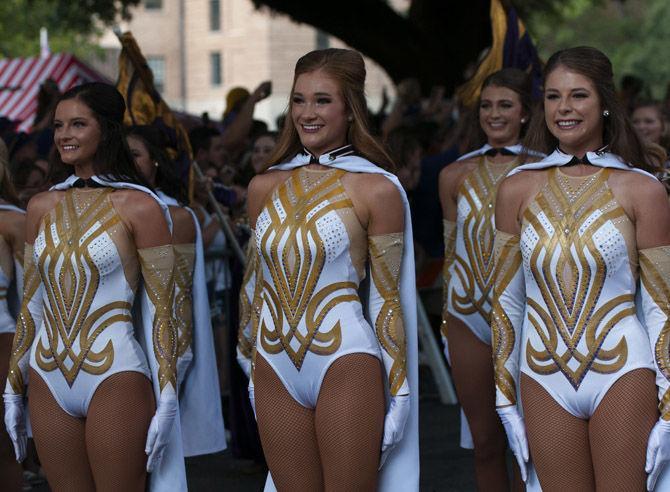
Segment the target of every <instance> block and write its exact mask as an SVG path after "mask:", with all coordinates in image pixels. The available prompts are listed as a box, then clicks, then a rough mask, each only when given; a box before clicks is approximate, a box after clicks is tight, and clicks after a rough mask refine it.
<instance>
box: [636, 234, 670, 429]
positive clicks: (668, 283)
mask: <svg viewBox="0 0 670 492" xmlns="http://www.w3.org/2000/svg"><path fill="white" fill-rule="evenodd" d="M639 260H640V280H641V281H642V285H643V286H644V288H645V289H646V290H647V292H648V293H649V296H650V297H651V299H652V300H653V302H654V304H656V306H657V308H658V309H660V310H661V312H662V313H663V315H664V316H665V321H664V322H663V326H662V327H661V330H660V332H659V334H658V338H657V339H656V343H655V344H654V356H655V358H656V364H657V365H658V368H659V370H660V372H661V374H663V376H664V377H665V379H666V380H668V381H670V246H661V247H658V248H649V249H643V250H640V252H639ZM658 407H659V410H660V412H661V417H662V418H663V419H664V420H670V389H668V390H666V391H665V393H664V394H663V396H662V397H661V401H660V402H659V405H658Z"/></svg>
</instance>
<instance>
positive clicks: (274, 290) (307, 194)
mask: <svg viewBox="0 0 670 492" xmlns="http://www.w3.org/2000/svg"><path fill="white" fill-rule="evenodd" d="M344 172H345V171H342V170H338V169H331V170H328V171H321V172H315V171H311V172H310V171H309V170H305V169H303V168H299V169H297V170H295V171H293V172H292V173H291V175H290V177H289V178H288V179H287V180H286V181H285V182H284V183H282V184H281V185H280V186H279V187H278V188H277V190H276V191H275V192H274V193H273V195H272V197H271V200H270V201H269V202H268V203H267V205H266V208H265V211H266V213H267V214H268V216H269V225H268V227H267V229H266V230H265V231H264V232H263V233H262V238H261V240H260V244H259V248H260V253H261V255H262V258H263V262H264V264H265V265H266V266H267V269H268V271H269V274H270V278H267V279H266V278H263V279H262V282H263V284H262V285H263V287H262V294H261V296H262V300H263V303H264V304H265V305H266V306H267V309H268V312H269V315H270V317H271V321H272V325H271V326H268V324H267V323H266V322H265V320H262V321H261V322H260V331H261V333H260V342H261V346H262V347H263V349H264V350H265V351H266V352H267V353H269V354H277V353H281V352H282V351H284V352H286V353H287V355H288V356H289V357H290V359H291V361H292V362H293V364H294V365H295V367H296V369H298V370H300V368H301V367H302V363H303V361H304V358H305V355H306V354H307V352H312V353H314V354H317V355H329V354H332V353H334V352H335V351H336V350H337V349H338V348H339V347H340V344H341V342H342V327H341V326H340V323H339V322H337V323H335V325H334V326H332V327H330V328H329V329H324V327H323V326H322V323H323V320H324V319H325V317H326V315H327V314H328V313H329V312H330V311H331V310H332V309H333V308H334V307H335V306H337V305H338V304H340V303H343V302H351V301H357V300H359V298H358V294H357V292H356V289H357V288H358V285H357V284H356V283H354V282H335V283H332V284H329V285H326V286H324V287H323V288H321V289H320V290H318V291H316V287H317V284H318V281H319V278H320V277H321V273H322V271H323V268H324V264H325V261H326V256H327V250H326V248H327V247H328V245H327V239H328V240H330V241H336V238H323V237H321V233H320V232H319V229H318V228H317V221H320V220H321V219H323V221H324V222H328V221H332V220H337V221H339V220H340V219H339V218H337V216H336V214H335V213H334V212H337V211H339V210H344V209H348V208H350V209H353V204H352V203H351V200H350V199H349V198H348V197H347V195H346V192H345V190H344V187H343V186H342V183H341V181H340V178H341V176H342V175H343V174H344ZM257 227H258V226H257ZM327 227H328V225H327V224H326V225H325V226H324V229H325V228H327ZM257 281H258V280H257ZM303 319H304V323H305V326H306V331H305V332H304V333H303V332H301V331H300V330H298V326H299V324H300V323H301V320H303ZM285 326H286V328H285Z"/></svg>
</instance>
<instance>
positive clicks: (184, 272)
mask: <svg viewBox="0 0 670 492" xmlns="http://www.w3.org/2000/svg"><path fill="white" fill-rule="evenodd" d="M174 259H175V269H174V292H175V293H174V299H175V301H174V311H175V321H176V324H177V357H181V356H183V355H184V354H185V353H186V351H187V350H188V349H189V348H190V347H191V344H192V342H193V303H192V299H193V266H194V264H195V244H193V243H190V244H176V245H175V246H174Z"/></svg>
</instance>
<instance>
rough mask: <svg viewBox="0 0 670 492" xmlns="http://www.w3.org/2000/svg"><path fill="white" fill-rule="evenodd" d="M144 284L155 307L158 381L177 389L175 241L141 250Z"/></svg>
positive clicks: (160, 385)
mask: <svg viewBox="0 0 670 492" xmlns="http://www.w3.org/2000/svg"><path fill="white" fill-rule="evenodd" d="M137 253H138V256H139V259H140V265H141V268H142V278H143V279H144V287H145V289H146V291H147V295H148V296H149V300H150V301H151V303H152V304H153V306H154V309H155V312H154V318H153V332H152V333H153V334H152V339H153V348H154V356H155V357H156V360H157V362H158V384H159V388H160V390H161V391H162V390H163V388H164V387H165V386H166V385H168V384H171V385H172V388H174V389H176V388H177V369H176V364H177V328H176V327H175V323H174V320H173V317H172V310H173V303H174V265H175V256H174V248H173V247H172V245H171V244H167V245H164V246H156V247H154V248H143V249H138V250H137Z"/></svg>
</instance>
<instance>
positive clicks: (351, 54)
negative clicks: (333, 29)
mask: <svg viewBox="0 0 670 492" xmlns="http://www.w3.org/2000/svg"><path fill="white" fill-rule="evenodd" d="M316 70H323V71H324V72H325V73H326V74H328V76H330V77H332V78H333V79H334V80H335V81H336V82H337V85H338V86H339V88H340V92H341V94H342V98H343V99H344V104H345V107H346V111H347V113H349V115H350V116H351V118H352V121H351V123H349V131H348V132H347V143H350V144H351V145H353V147H354V149H356V152H357V153H358V154H359V155H361V156H362V157H365V158H366V159H367V160H369V161H370V162H373V163H375V164H377V165H378V166H380V167H382V168H384V169H386V170H388V171H393V169H394V168H395V165H394V164H393V161H392V160H391V157H389V155H388V152H386V150H385V149H384V147H383V145H382V144H381V143H379V141H377V139H376V138H375V137H373V136H372V133H371V131H370V127H369V122H368V107H367V103H366V100H365V75H366V72H365V62H364V61H363V57H362V56H361V54H360V53H358V52H357V51H353V50H347V49H340V48H328V49H325V50H315V51H310V52H309V53H307V54H306V55H304V56H302V57H301V58H300V59H299V60H298V62H297V63H296V65H295V72H294V75H293V85H292V86H291V95H290V98H289V103H288V109H287V116H288V121H286V123H285V124H284V126H283V128H282V130H281V133H280V134H279V140H278V141H277V146H276V147H275V150H274V151H273V152H272V155H270V157H269V159H268V162H269V164H270V165H274V164H280V163H282V162H286V161H288V160H290V159H292V158H293V157H295V156H296V155H297V154H298V153H299V152H301V151H302V148H303V147H302V144H301V143H300V137H299V136H298V132H297V130H296V129H295V126H294V125H293V122H292V121H291V117H290V115H291V106H292V104H293V91H294V90H295V83H296V80H298V77H299V76H300V75H302V74H305V73H310V72H314V71H316Z"/></svg>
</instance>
